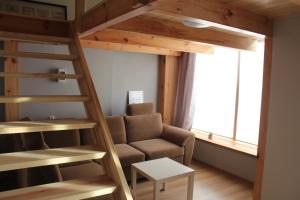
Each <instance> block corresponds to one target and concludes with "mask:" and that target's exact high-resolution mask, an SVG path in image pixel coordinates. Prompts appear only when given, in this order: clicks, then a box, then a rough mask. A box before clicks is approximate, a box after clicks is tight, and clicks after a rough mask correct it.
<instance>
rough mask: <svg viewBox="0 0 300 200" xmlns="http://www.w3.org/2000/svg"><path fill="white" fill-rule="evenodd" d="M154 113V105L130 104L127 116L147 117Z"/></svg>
mask: <svg viewBox="0 0 300 200" xmlns="http://www.w3.org/2000/svg"><path fill="white" fill-rule="evenodd" d="M152 113H154V106H153V103H137V104H128V106H127V115H146V114H152Z"/></svg>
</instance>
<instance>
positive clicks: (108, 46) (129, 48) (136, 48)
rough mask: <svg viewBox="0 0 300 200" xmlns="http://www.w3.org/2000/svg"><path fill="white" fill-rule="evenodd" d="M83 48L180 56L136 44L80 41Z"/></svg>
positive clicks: (167, 50)
mask: <svg viewBox="0 0 300 200" xmlns="http://www.w3.org/2000/svg"><path fill="white" fill-rule="evenodd" d="M80 43H81V46H82V47H83V48H95V49H104V50H109V51H125V52H134V53H147V54H155V55H166V56H180V55H181V53H180V52H179V51H173V50H170V49H165V48H158V47H152V46H145V45H136V44H122V43H116V42H103V41H96V40H87V39H81V40H80Z"/></svg>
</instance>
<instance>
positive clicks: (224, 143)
mask: <svg viewBox="0 0 300 200" xmlns="http://www.w3.org/2000/svg"><path fill="white" fill-rule="evenodd" d="M192 132H193V133H195V137H196V139H199V140H201V141H204V142H207V143H210V144H214V145H217V146H220V147H224V148H226V149H230V150H234V151H237V152H240V153H244V154H247V155H249V156H252V157H256V158H257V146H256V145H251V144H247V143H243V142H239V141H233V140H231V139H227V138H224V137H221V136H217V135H214V136H213V138H212V139H209V138H208V134H207V133H204V132H201V131H198V130H195V129H193V130H192Z"/></svg>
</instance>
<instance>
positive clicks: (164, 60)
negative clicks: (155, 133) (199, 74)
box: [159, 56, 179, 124]
mask: <svg viewBox="0 0 300 200" xmlns="http://www.w3.org/2000/svg"><path fill="white" fill-rule="evenodd" d="M178 72H179V57H175V56H160V63H159V73H160V84H159V86H160V87H159V91H160V112H161V114H162V118H163V122H164V123H166V124H172V123H173V118H174V111H175V99H176V93H177V80H178Z"/></svg>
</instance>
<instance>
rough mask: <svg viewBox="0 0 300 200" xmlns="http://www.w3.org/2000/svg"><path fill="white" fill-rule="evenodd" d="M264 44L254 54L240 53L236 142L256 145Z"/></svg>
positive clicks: (249, 52)
mask: <svg viewBox="0 0 300 200" xmlns="http://www.w3.org/2000/svg"><path fill="white" fill-rule="evenodd" d="M263 60H264V43H263V42H260V43H259V44H258V48H257V51H256V52H251V51H241V61H240V92H239V107H238V120H237V135H236V137H237V140H240V141H243V142H248V143H252V144H257V143H258V135H259V121H260V107H261V94H262V80H263Z"/></svg>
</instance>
